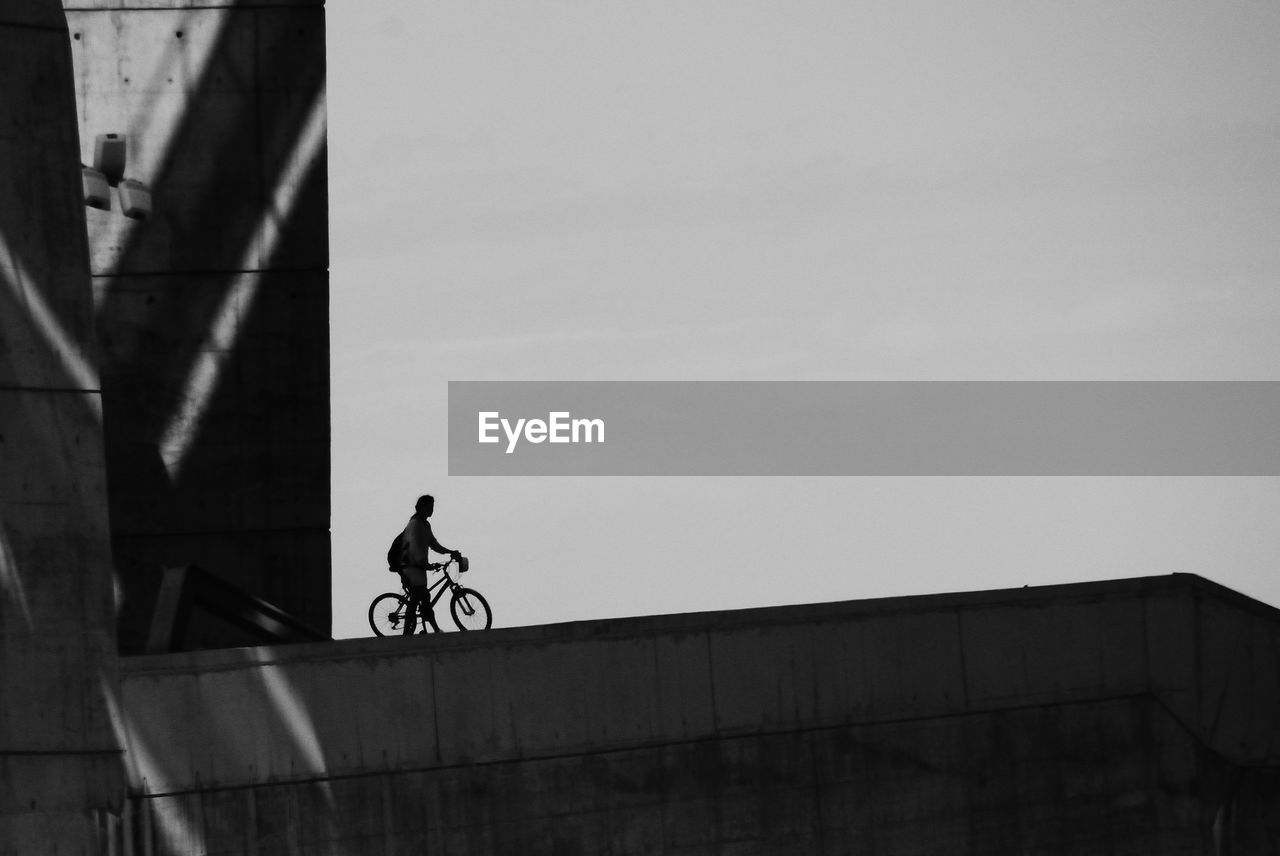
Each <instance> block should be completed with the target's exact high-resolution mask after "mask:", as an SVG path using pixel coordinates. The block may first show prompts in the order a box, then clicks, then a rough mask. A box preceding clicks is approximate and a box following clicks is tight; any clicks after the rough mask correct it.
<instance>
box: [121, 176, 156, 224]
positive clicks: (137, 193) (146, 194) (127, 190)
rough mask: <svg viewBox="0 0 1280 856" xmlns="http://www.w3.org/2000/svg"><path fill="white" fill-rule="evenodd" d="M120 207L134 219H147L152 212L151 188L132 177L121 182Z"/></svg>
mask: <svg viewBox="0 0 1280 856" xmlns="http://www.w3.org/2000/svg"><path fill="white" fill-rule="evenodd" d="M120 209H121V210H122V211H123V212H124V216H126V217H132V218H133V219H134V220H145V219H147V215H148V214H150V213H151V188H149V187H147V186H146V185H145V184H143V183H142V182H141V181H134V180H133V179H132V178H126V179H125V180H124V181H122V182H120Z"/></svg>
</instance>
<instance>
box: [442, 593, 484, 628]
mask: <svg viewBox="0 0 1280 856" xmlns="http://www.w3.org/2000/svg"><path fill="white" fill-rule="evenodd" d="M449 612H450V613H451V614H452V615H453V623H454V624H456V625H458V629H459V630H488V629H489V628H490V627H491V626H492V625H493V613H492V612H490V611H489V602H488V601H487V600H485V599H484V595H482V594H480V592H478V591H476V590H475V589H469V588H463V587H462V586H458V587H457V588H456V589H454V590H453V600H451V601H449Z"/></svg>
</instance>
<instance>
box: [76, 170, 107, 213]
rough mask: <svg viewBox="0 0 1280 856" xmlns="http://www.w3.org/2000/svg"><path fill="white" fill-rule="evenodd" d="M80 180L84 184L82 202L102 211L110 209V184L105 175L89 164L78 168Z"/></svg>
mask: <svg viewBox="0 0 1280 856" xmlns="http://www.w3.org/2000/svg"><path fill="white" fill-rule="evenodd" d="M80 181H81V184H82V185H83V186H84V204H85V205H88V206H89V207H90V208H98V209H100V210H102V211H110V210H111V185H109V184H107V177H106V176H105V175H103V174H102V173H101V172H99V171H98V170H96V169H94V168H93V167H91V166H85V167H81V168H80Z"/></svg>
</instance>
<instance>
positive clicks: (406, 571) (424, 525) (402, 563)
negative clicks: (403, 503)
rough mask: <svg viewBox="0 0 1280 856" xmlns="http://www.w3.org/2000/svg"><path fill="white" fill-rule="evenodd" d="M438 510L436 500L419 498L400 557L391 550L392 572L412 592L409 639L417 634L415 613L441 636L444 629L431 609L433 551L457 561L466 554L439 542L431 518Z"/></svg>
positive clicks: (402, 539) (407, 627)
mask: <svg viewBox="0 0 1280 856" xmlns="http://www.w3.org/2000/svg"><path fill="white" fill-rule="evenodd" d="M435 506H436V500H435V497H433V496H420V497H418V502H417V504H416V505H414V513H413V516H412V517H410V518H409V522H408V523H407V524H406V525H405V527H404V531H403V532H401V533H400V536H399V537H398V538H397V539H396V541H397V542H398V543H399V555H398V556H397V555H396V552H397V551H396V545H395V544H392V548H391V550H390V551H389V552H388V553H387V563H388V565H389V566H390V568H389V569H390V570H393V571H398V572H399V573H400V577H401V579H403V580H404V583H405V587H406V588H407V589H408V590H409V611H408V614H407V615H405V622H404V633H405V635H406V636H408V635H410V634H411V633H413V630H414V627H415V621H414V612H415V609H416V611H417V614H418V616H419V617H420V618H421V619H422V621H423V622H424V623H427V624H430V625H431V629H432V631H433V632H435V633H439V632H440V626H439V625H437V624H436V616H435V610H433V609H432V608H431V598H430V596H429V595H428V593H427V570H428V569H429V568H430V566H431V551H432V550H435V551H436V552H437V553H448V554H449V556H450V557H451V558H452V559H454V560H460V559H461V558H462V553H460V552H459V551H457V550H450V549H449V548H448V547H446V546H444V545H443V544H441V543H440V542H439V541H437V540H436V536H435V533H434V532H432V531H431V521H430V520H429V519H428V518H429V517H431V513H432V512H433V511H434V510H435Z"/></svg>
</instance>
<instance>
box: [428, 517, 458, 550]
mask: <svg viewBox="0 0 1280 856" xmlns="http://www.w3.org/2000/svg"><path fill="white" fill-rule="evenodd" d="M422 525H423V526H424V527H425V528H426V533H425V534H426V539H425V540H426V543H427V546H428V547H430V548H431V549H432V550H435V551H436V552H437V553H448V554H449V555H450V556H453V557H454V558H455V559H456V558H457V557H458V556H459V555H461V554H460V553H459V552H458V551H457V550H450V549H449V548H448V547H446V546H445V545H443V544H441V543H440V542H439V541H437V540H436V533H435V532H434V531H432V529H431V521H429V520H424V521H422Z"/></svg>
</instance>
